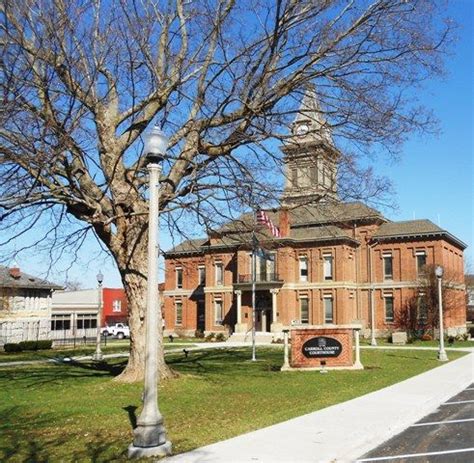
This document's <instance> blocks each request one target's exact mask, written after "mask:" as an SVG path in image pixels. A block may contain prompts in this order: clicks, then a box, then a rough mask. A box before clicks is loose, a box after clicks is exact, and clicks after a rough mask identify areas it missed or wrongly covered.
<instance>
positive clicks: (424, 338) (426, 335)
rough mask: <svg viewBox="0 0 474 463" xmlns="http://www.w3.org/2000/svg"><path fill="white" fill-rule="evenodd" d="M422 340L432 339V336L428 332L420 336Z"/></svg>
mask: <svg viewBox="0 0 474 463" xmlns="http://www.w3.org/2000/svg"><path fill="white" fill-rule="evenodd" d="M421 340H422V341H432V340H433V337H432V336H431V335H430V334H424V335H422V336H421Z"/></svg>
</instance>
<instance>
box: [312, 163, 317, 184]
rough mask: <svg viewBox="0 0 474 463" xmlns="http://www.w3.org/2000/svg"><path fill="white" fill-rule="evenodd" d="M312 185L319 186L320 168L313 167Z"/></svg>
mask: <svg viewBox="0 0 474 463" xmlns="http://www.w3.org/2000/svg"><path fill="white" fill-rule="evenodd" d="M310 176H311V183H312V184H313V185H317V183H318V168H317V166H311V168H310Z"/></svg>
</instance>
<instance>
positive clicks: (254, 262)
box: [252, 227, 257, 362]
mask: <svg viewBox="0 0 474 463" xmlns="http://www.w3.org/2000/svg"><path fill="white" fill-rule="evenodd" d="M256 247H257V237H256V235H255V227H254V230H253V232H252V361H253V362H255V360H257V358H256V356H255V354H256V352H255V350H256V349H255V318H256V317H255V282H256V279H257V256H256Z"/></svg>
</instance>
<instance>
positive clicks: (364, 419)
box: [160, 353, 474, 463]
mask: <svg viewBox="0 0 474 463" xmlns="http://www.w3.org/2000/svg"><path fill="white" fill-rule="evenodd" d="M289 374H291V373H289ZM473 381H474V353H471V354H468V355H466V356H464V357H462V358H460V359H458V360H455V361H453V362H450V363H448V364H443V365H441V366H439V367H437V368H434V369H433V370H430V371H427V372H426V373H422V374H420V375H418V376H415V377H413V378H410V379H407V380H405V381H403V382H401V383H398V384H394V385H393V386H389V387H387V388H385V389H381V390H379V391H376V392H372V393H370V394H367V395H364V396H362V397H359V398H356V399H353V400H350V401H348V402H344V403H341V404H338V405H334V406H332V407H328V408H325V409H323V410H320V411H317V412H314V413H310V414H308V415H304V416H301V417H298V418H294V419H292V420H289V421H286V422H284V423H280V424H277V425H274V426H270V427H268V428H264V429H260V430H258V431H254V432H250V433H248V434H244V435H242V436H238V437H235V438H233V439H229V440H226V441H222V442H218V443H216V444H212V445H208V446H206V447H202V448H199V449H196V450H193V451H191V452H188V453H185V454H181V455H176V456H174V457H170V458H167V459H165V460H160V461H163V463H198V462H199V463H211V462H212V463H230V462H234V463H237V462H239V463H241V462H242V463H244V462H253V463H254V462H260V463H261V462H265V463H274V462H288V463H300V462H301V463H306V462H352V461H355V460H356V459H357V458H358V457H360V456H361V455H363V454H365V453H366V452H368V451H369V450H371V449H373V448H375V447H377V446H378V445H380V444H381V443H383V442H384V441H386V440H387V439H389V438H390V437H392V436H394V435H396V434H398V433H399V432H401V431H402V430H403V429H405V428H407V427H408V426H409V425H411V424H412V423H414V422H416V421H418V420H419V419H421V418H422V417H423V416H425V415H427V414H428V413H431V412H433V411H434V410H435V409H436V408H437V407H438V406H439V405H440V404H441V403H443V402H444V401H446V400H447V399H449V398H450V397H452V396H453V395H455V394H457V393H459V392H460V391H461V390H463V389H464V388H465V387H467V386H468V385H469V384H471V383H472V382H473ZM269 393H271V391H269Z"/></svg>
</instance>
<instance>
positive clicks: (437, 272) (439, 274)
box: [435, 265, 448, 362]
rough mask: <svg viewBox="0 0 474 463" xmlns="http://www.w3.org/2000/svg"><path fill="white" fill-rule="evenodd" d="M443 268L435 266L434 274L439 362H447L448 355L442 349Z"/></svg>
mask: <svg viewBox="0 0 474 463" xmlns="http://www.w3.org/2000/svg"><path fill="white" fill-rule="evenodd" d="M443 274H444V269H443V267H441V265H437V266H436V268H435V275H436V278H437V280H438V308H439V351H438V360H439V361H440V362H447V361H448V356H447V355H446V351H445V350H444V327H443V296H442V291H441V282H442V279H443Z"/></svg>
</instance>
